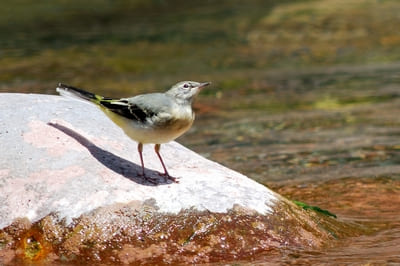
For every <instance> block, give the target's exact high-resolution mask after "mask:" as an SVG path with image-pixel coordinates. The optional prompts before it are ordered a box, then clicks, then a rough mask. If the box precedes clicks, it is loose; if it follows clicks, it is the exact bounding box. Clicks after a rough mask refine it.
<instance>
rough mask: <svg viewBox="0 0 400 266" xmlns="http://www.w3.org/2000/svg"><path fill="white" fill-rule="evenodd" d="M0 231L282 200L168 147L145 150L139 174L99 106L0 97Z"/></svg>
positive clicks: (264, 210) (130, 144)
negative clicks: (111, 212)
mask: <svg viewBox="0 0 400 266" xmlns="http://www.w3.org/2000/svg"><path fill="white" fill-rule="evenodd" d="M0 147H1V153H0V202H1V204H0V229H1V228H4V227H6V226H8V225H10V224H11V223H12V222H13V220H14V219H16V218H19V217H28V218H29V220H31V221H32V222H34V221H37V220H39V219H41V218H43V217H44V216H46V215H48V214H50V213H57V214H58V215H59V217H60V218H61V219H63V218H65V219H66V221H67V223H68V222H70V221H71V219H72V218H75V217H79V216H80V215H81V214H83V213H87V212H90V211H92V210H94V209H96V208H98V207H102V206H108V205H112V204H114V203H129V202H134V201H138V202H144V201H146V200H153V202H155V204H156V206H157V207H158V208H159V211H160V212H165V213H178V212H179V211H181V210H184V209H189V208H195V209H197V210H200V211H201V210H209V211H210V212H217V213H224V212H226V211H228V210H229V209H231V208H232V207H233V206H234V205H235V204H237V205H239V206H242V207H244V208H246V209H251V210H255V211H257V212H259V213H261V214H268V213H270V212H271V211H272V207H273V206H274V205H275V203H276V202H278V201H279V200H280V199H281V197H280V196H279V195H278V194H276V193H274V192H272V191H271V190H269V189H268V188H266V187H264V186H262V185H260V184H258V183H256V182H255V181H253V180H251V179H249V178H247V177H246V176H244V175H242V174H240V173H237V172H235V171H233V170H230V169H228V168H226V167H224V166H222V165H220V164H217V163H215V162H212V161H210V160H207V159H205V158H203V157H201V156H200V155H198V154H196V153H194V152H192V151H190V150H189V149H187V148H185V147H183V146H182V145H180V144H178V143H176V142H171V143H168V144H164V145H162V147H161V153H162V155H163V158H164V162H165V163H166V165H167V167H168V170H169V172H170V174H171V175H172V176H176V177H180V179H179V181H180V183H178V184H177V183H171V182H167V183H166V182H165V181H164V179H163V177H160V176H159V175H158V173H157V171H161V170H162V169H161V165H160V162H159V160H158V158H157V156H156V154H155V153H154V150H153V145H145V146H144V153H143V154H144V161H145V166H146V168H147V169H146V171H147V174H148V175H149V176H151V177H153V178H158V179H157V180H158V181H159V184H157V185H154V184H151V183H149V182H146V181H144V179H143V178H142V177H140V176H138V173H140V171H141V168H140V159H139V155H138V152H137V143H136V142H134V141H132V140H131V139H130V138H129V137H127V136H126V135H125V134H124V133H123V131H122V130H121V129H120V128H119V127H118V126H116V125H115V124H114V123H113V122H112V121H111V120H109V119H108V118H107V117H106V116H105V115H104V114H103V112H102V111H101V110H99V108H98V107H96V106H94V105H91V104H86V103H83V102H80V101H74V100H71V99H66V98H63V97H60V96H51V95H35V94H6V93H2V94H0Z"/></svg>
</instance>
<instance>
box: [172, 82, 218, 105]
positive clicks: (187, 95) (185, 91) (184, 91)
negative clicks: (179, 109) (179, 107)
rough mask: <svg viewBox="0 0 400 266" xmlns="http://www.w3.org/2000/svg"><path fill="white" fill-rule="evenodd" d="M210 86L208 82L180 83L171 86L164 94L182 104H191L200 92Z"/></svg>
mask: <svg viewBox="0 0 400 266" xmlns="http://www.w3.org/2000/svg"><path fill="white" fill-rule="evenodd" d="M210 84H211V83H210V82H203V83H200V82H195V81H181V82H179V83H177V84H175V85H174V86H172V88H171V89H169V90H168V91H167V92H166V94H168V95H170V96H172V97H174V98H175V99H177V100H178V101H182V102H183V103H191V102H192V101H193V99H194V97H196V95H197V94H198V93H199V92H200V90H201V89H202V88H204V87H205V86H208V85H210Z"/></svg>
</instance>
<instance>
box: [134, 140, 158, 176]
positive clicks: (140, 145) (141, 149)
mask: <svg viewBox="0 0 400 266" xmlns="http://www.w3.org/2000/svg"><path fill="white" fill-rule="evenodd" d="M137 149H138V152H139V156H140V162H141V164H142V174H141V175H140V176H143V177H144V178H145V179H146V180H147V181H149V182H151V183H153V184H156V182H155V181H154V180H153V179H151V178H149V177H147V176H146V175H145V173H144V162H143V143H140V142H139V144H138V147H137Z"/></svg>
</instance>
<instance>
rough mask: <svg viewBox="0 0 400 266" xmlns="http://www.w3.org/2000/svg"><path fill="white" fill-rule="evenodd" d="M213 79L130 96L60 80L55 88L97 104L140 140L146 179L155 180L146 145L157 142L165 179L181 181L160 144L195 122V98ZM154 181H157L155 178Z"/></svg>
mask: <svg viewBox="0 0 400 266" xmlns="http://www.w3.org/2000/svg"><path fill="white" fill-rule="evenodd" d="M210 84H211V83H210V82H195V81H181V82H178V83H177V84H175V85H173V86H172V87H171V88H170V89H169V90H167V91H166V92H164V93H146V94H139V95H136V96H133V97H130V98H119V99H118V98H108V97H103V96H100V95H97V94H94V93H92V92H88V91H86V90H83V89H80V88H76V87H73V86H69V85H66V84H62V83H59V84H58V86H57V88H56V91H57V92H58V93H59V94H60V95H61V96H65V97H73V98H76V99H80V100H84V101H89V102H91V103H93V104H95V105H97V106H98V107H100V109H101V110H102V111H103V112H104V113H105V114H106V115H107V116H108V118H110V119H111V120H112V121H113V122H114V123H115V124H116V125H117V126H119V127H120V128H121V129H122V130H123V131H124V133H125V134H126V135H127V136H128V137H130V138H131V139H132V140H134V141H136V142H137V143H138V146H137V150H138V153H139V156H140V162H141V166H142V172H141V173H139V175H140V176H143V177H144V178H145V179H146V180H148V181H150V182H153V181H154V180H153V179H151V178H148V177H147V176H146V174H145V167H144V161H143V145H144V144H154V151H155V153H156V154H157V157H158V159H159V160H160V162H161V165H162V167H163V170H164V173H159V174H160V175H161V176H164V178H165V181H167V180H171V181H173V182H175V183H179V181H178V179H177V178H175V177H172V176H171V175H170V174H169V173H168V170H167V167H166V166H165V164H164V161H163V159H162V157H161V154H160V148H161V144H164V143H168V142H170V141H172V140H175V139H176V138H178V137H179V136H181V135H182V134H184V133H185V132H186V131H188V130H189V128H190V127H191V126H192V124H193V121H194V119H195V113H194V111H193V109H192V103H193V100H194V99H195V98H196V96H197V95H198V94H199V92H200V91H201V90H202V89H203V88H204V87H206V86H208V85H210ZM153 183H154V182H153Z"/></svg>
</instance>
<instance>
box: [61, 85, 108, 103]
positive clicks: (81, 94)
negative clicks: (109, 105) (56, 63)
mask: <svg viewBox="0 0 400 266" xmlns="http://www.w3.org/2000/svg"><path fill="white" fill-rule="evenodd" d="M56 91H57V92H58V93H59V94H60V95H61V96H65V97H71V98H75V99H78V100H82V99H83V100H86V101H90V102H93V103H95V104H100V101H101V100H103V99H104V97H103V96H100V95H96V94H94V93H91V92H88V91H84V90H82V89H78V88H75V87H72V86H69V85H65V84H62V83H58V86H57V89H56Z"/></svg>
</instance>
